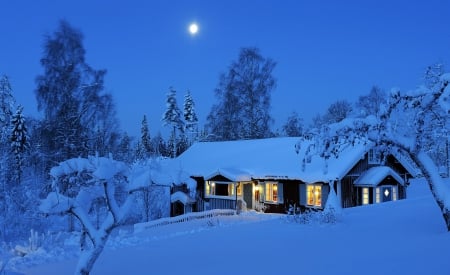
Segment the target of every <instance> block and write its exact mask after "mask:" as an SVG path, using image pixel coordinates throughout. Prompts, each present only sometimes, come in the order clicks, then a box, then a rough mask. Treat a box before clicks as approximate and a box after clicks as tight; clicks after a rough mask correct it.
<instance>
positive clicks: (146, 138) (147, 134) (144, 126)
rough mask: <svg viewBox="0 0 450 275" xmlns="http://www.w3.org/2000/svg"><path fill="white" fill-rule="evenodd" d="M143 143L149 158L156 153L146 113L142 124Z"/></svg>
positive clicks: (145, 154) (145, 153) (145, 155)
mask: <svg viewBox="0 0 450 275" xmlns="http://www.w3.org/2000/svg"><path fill="white" fill-rule="evenodd" d="M141 144H142V149H143V151H144V152H143V153H144V154H143V155H144V157H146V158H148V157H149V156H150V155H152V154H153V153H154V150H153V146H152V142H151V139H150V131H149V129H148V123H147V116H146V115H144V117H143V118H142V124H141Z"/></svg>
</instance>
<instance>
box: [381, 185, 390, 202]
mask: <svg viewBox="0 0 450 275" xmlns="http://www.w3.org/2000/svg"><path fill="white" fill-rule="evenodd" d="M381 194H382V196H383V202H386V201H391V200H392V187H388V186H386V187H383V188H381Z"/></svg>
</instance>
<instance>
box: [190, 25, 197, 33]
mask: <svg viewBox="0 0 450 275" xmlns="http://www.w3.org/2000/svg"><path fill="white" fill-rule="evenodd" d="M189 33H190V34H191V35H196V34H197V33H198V25H197V23H191V24H190V25H189Z"/></svg>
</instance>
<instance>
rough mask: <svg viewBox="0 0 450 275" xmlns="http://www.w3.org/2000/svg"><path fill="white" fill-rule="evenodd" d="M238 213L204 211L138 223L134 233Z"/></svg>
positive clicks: (224, 210) (223, 210)
mask: <svg viewBox="0 0 450 275" xmlns="http://www.w3.org/2000/svg"><path fill="white" fill-rule="evenodd" d="M235 214H236V211H235V210H231V209H213V210H209V211H203V212H192V213H188V214H184V215H180V216H176V217H169V218H162V219H158V220H154V221H150V222H146V223H137V224H135V225H134V232H142V231H144V230H146V229H149V228H154V227H159V226H164V225H169V224H174V223H181V222H188V221H192V220H198V219H209V218H213V217H217V216H232V215H235Z"/></svg>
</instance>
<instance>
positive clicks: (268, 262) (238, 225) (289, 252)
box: [15, 180, 450, 274]
mask: <svg viewBox="0 0 450 275" xmlns="http://www.w3.org/2000/svg"><path fill="white" fill-rule="evenodd" d="M408 196H409V198H408V199H407V200H403V201H396V202H389V203H383V204H378V205H369V206H362V207H356V208H351V209H345V210H344V211H343V216H342V218H341V220H340V221H339V222H338V223H337V224H318V223H314V224H307V225H304V224H298V223H294V222H291V221H289V219H287V218H286V216H284V215H273V214H272V215H266V214H255V213H247V214H243V215H240V216H231V217H220V218H212V219H208V220H196V221H191V222H186V223H178V224H171V225H167V226H162V227H157V228H151V229H148V230H146V231H144V232H140V233H136V234H132V233H128V234H121V235H120V236H115V237H113V238H112V239H111V241H110V242H109V245H108V247H107V248H106V249H105V251H104V252H103V254H102V255H101V256H100V258H99V259H98V261H97V262H96V264H95V266H94V269H93V271H92V274H230V273H233V274H270V273H275V274H450V261H448V256H449V255H450V233H449V232H447V231H446V227H445V224H444V221H443V219H442V217H441V216H440V211H439V208H438V207H437V205H436V203H435V202H434V200H433V198H432V197H431V194H430V191H429V190H428V187H427V185H426V184H425V183H424V182H423V180H415V181H413V182H412V184H411V186H410V188H409V189H408ZM24 263H26V261H24ZM28 264H30V262H29V263H28ZM75 266H76V259H70V260H62V261H58V262H54V263H51V262H48V263H43V264H39V265H36V266H32V267H27V266H26V265H25V264H24V265H23V266H22V267H21V266H20V265H16V266H15V267H16V268H17V269H18V271H21V272H23V273H25V274H72V273H73V271H74V269H75Z"/></svg>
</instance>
